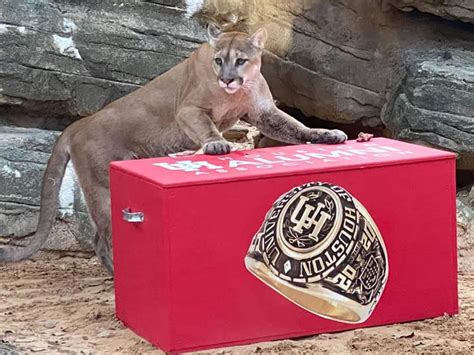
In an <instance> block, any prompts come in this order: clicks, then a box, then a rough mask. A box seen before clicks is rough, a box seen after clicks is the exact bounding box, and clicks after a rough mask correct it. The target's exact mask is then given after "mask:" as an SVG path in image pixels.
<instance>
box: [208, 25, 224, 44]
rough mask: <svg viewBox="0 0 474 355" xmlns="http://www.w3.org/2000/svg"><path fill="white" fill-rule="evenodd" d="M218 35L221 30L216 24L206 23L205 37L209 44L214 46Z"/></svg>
mask: <svg viewBox="0 0 474 355" xmlns="http://www.w3.org/2000/svg"><path fill="white" fill-rule="evenodd" d="M220 36H222V31H221V29H220V28H219V27H218V26H217V25H216V24H214V23H210V24H209V25H207V37H208V38H209V43H210V44H211V46H213V47H214V45H215V44H216V42H217V40H218V39H219V38H220Z"/></svg>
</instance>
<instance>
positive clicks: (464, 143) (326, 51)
mask: <svg viewBox="0 0 474 355" xmlns="http://www.w3.org/2000/svg"><path fill="white" fill-rule="evenodd" d="M473 9H474V2H473V1H470V0H443V1H439V0H331V1H327V0H294V1H286V0H122V1H97V0H82V1H75V0H2V1H1V2H0V126H4V127H7V126H19V127H26V128H27V130H25V128H22V129H21V128H16V129H13V128H2V129H1V131H0V139H1V140H2V141H3V142H4V143H3V144H1V143H0V171H1V173H0V179H1V180H0V209H1V210H0V236H8V235H12V236H17V237H21V236H24V235H28V234H30V233H32V232H33V230H34V228H35V222H36V218H37V211H38V203H39V202H38V195H39V188H40V181H41V176H42V172H43V170H44V167H45V162H46V159H47V156H48V152H49V151H50V150H51V147H52V144H53V141H54V138H55V137H56V135H57V133H56V132H53V131H56V130H61V129H63V128H64V127H65V126H67V125H68V124H69V123H71V122H72V121H74V120H77V119H79V118H80V117H82V116H86V115H89V114H91V113H93V112H96V111H97V110H99V109H100V108H102V107H103V106H104V105H106V104H107V103H109V102H110V101H112V100H114V99H116V98H118V97H121V96H123V95H125V94H127V93H129V92H131V91H133V90H135V89H136V88H138V87H139V86H141V85H143V84H145V83H146V82H147V81H149V80H150V79H151V78H153V77H155V76H157V75H159V74H160V73H163V72H164V71H166V70H168V69H169V68H171V67H172V66H174V65H175V64H176V63H178V62H180V61H181V60H183V59H184V58H186V57H187V56H188V55H189V54H190V53H191V52H192V51H193V50H194V49H195V48H197V47H198V46H199V45H200V43H202V42H203V41H204V40H205V27H204V23H205V22H207V21H213V22H216V23H218V24H220V25H221V26H222V27H223V28H224V29H227V30H234V29H235V30H241V31H245V32H252V31H254V30H256V29H257V28H259V27H265V28H266V29H267V30H268V33H269V40H268V43H267V49H268V50H267V51H266V53H265V55H264V66H263V72H264V75H265V77H266V79H267V81H268V82H269V84H270V87H271V90H272V92H273V94H274V96H275V98H276V99H278V100H279V101H280V102H281V103H282V104H283V105H285V106H287V107H290V108H295V109H297V110H299V111H300V112H302V113H303V114H304V115H306V116H308V117H309V118H311V117H313V118H314V122H321V120H326V121H327V122H330V123H331V124H337V125H339V126H340V127H341V128H343V129H346V128H348V127H352V126H357V127H362V129H364V130H368V131H370V130H371V129H377V130H378V131H384V132H386V133H387V135H389V136H392V137H396V138H400V139H404V140H408V141H413V142H416V143H420V144H427V145H431V146H435V147H439V148H442V149H448V150H452V151H455V152H457V153H458V154H459V160H458V167H459V168H460V169H464V170H470V171H474V127H473V122H474V104H473V103H474V100H473V99H474V97H473V96H474V11H473ZM316 119H317V120H316ZM306 122H307V121H306ZM310 122H311V121H310ZM35 128H40V129H48V130H52V131H43V130H39V131H38V130H36V129H35ZM25 147H26V148H25ZM18 152H22V153H21V154H18ZM28 164H29V165H28ZM18 174H21V176H17V175H18ZM71 174H73V173H71ZM71 176H72V175H71ZM65 186H66V187H65V188H64V189H63V192H62V195H61V199H62V200H63V201H65V198H66V197H65V196H66V195H68V194H69V196H71V194H70V192H68V188H69V190H71V191H74V192H73V193H72V196H74V198H73V207H71V208H69V210H68V211H70V213H69V215H67V216H64V218H63V220H64V221H66V222H65V223H69V224H70V225H71V226H72V229H73V230H74V231H79V232H78V233H76V234H80V235H82V236H85V237H86V238H85V239H87V236H89V235H90V234H91V233H92V230H91V228H90V227H86V226H87V225H88V224H87V221H86V220H85V219H84V218H83V216H84V214H85V209H84V208H83V207H80V206H81V201H80V193H77V191H78V187H77V185H75V184H74V183H71V184H69V185H68V184H66V185H65ZM67 187H68V188H67ZM64 208H65V207H64V205H63V206H62V207H61V208H60V209H59V210H58V215H59V216H61V215H64V213H63V212H64ZM81 213H82V214H81ZM71 221H72V222H73V223H72V224H71V223H70V222H71ZM74 233H75V232H73V233H72V234H74ZM82 242H83V240H81V243H82Z"/></svg>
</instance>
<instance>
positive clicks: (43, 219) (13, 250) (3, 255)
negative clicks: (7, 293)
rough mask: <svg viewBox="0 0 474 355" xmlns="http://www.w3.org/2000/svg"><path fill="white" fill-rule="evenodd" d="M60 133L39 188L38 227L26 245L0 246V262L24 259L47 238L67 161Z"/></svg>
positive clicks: (65, 147)
mask: <svg viewBox="0 0 474 355" xmlns="http://www.w3.org/2000/svg"><path fill="white" fill-rule="evenodd" d="M67 140H68V139H67V137H66V136H65V134H62V135H61V136H60V137H59V139H58V141H57V142H56V144H55V145H54V148H53V152H52V154H51V157H50V158H49V161H48V166H47V167H46V171H45V173H44V177H43V184H42V188H41V208H40V215H39V221H38V227H37V229H36V233H35V235H34V236H33V237H32V238H33V239H32V241H31V242H30V244H28V245H27V246H26V247H4V248H0V262H12V261H19V260H23V259H26V258H28V257H30V256H31V255H33V254H34V253H35V252H37V251H38V250H39V249H40V248H41V246H42V245H43V243H44V242H45V241H46V239H47V238H48V234H49V232H50V231H51V228H52V227H53V223H54V220H55V219H56V210H57V204H58V196H59V189H60V187H61V181H62V179H63V176H64V171H65V170H66V165H67V163H68V161H69V151H68V142H67Z"/></svg>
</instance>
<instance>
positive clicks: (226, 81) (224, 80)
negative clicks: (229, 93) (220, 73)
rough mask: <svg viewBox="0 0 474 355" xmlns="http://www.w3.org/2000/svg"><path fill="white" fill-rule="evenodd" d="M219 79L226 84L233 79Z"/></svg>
mask: <svg viewBox="0 0 474 355" xmlns="http://www.w3.org/2000/svg"><path fill="white" fill-rule="evenodd" d="M221 81H222V82H223V83H224V84H226V85H229V84H230V83H231V82H233V81H234V79H221Z"/></svg>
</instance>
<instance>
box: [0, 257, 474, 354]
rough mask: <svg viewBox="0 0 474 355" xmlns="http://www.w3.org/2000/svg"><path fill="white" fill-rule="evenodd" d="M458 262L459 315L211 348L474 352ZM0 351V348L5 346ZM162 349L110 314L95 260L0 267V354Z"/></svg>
mask: <svg viewBox="0 0 474 355" xmlns="http://www.w3.org/2000/svg"><path fill="white" fill-rule="evenodd" d="M473 260H474V258H472V254H471V253H469V255H465V256H464V257H463V258H462V260H461V267H460V274H459V286H460V287H459V296H460V310H461V312H460V315H459V316H455V317H441V318H437V319H430V320H425V321H420V322H413V323H406V324H397V325H392V326H384V327H377V328H370V329H364V330H356V331H347V332H342V333H336V334H322V335H318V336H313V337H308V338H304V339H297V340H284V341H276V342H267V343H261V344H255V345H250V346H243V347H234V348H227V349H218V350H214V351H210V352H208V353H214V354H242V353H247V354H249V353H265V354H269V353H277V352H278V353H285V354H287V353H290V354H309V353H311V354H313V353H319V352H321V353H323V352H328V353H349V352H350V353H356V354H357V353H363V352H367V351H374V352H379V353H393V352H403V353H406V352H423V353H426V352H436V353H466V354H468V353H474V272H473V271H474V268H473V265H474V263H473ZM2 349H3V350H2ZM14 349H16V351H17V352H18V353H19V354H22V353H40V354H41V353H43V354H112V353H118V354H161V353H162V352H161V351H159V350H157V349H155V348H153V347H152V346H151V345H149V344H148V343H147V342H146V341H144V340H142V339H140V338H139V337H138V336H136V335H135V334H133V333H132V332H131V331H129V330H127V329H126V328H125V327H124V326H123V325H122V324H121V323H120V322H119V321H118V320H116V319H115V317H114V296H113V281H112V279H110V278H109V277H107V275H106V274H105V272H104V271H103V269H102V268H101V266H100V265H99V264H98V262H97V260H96V259H95V258H90V259H87V258H77V257H63V258H60V259H57V260H47V259H46V260H37V261H25V262H22V263H18V264H10V265H3V266H0V354H5V353H8V354H14V353H15V352H14Z"/></svg>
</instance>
